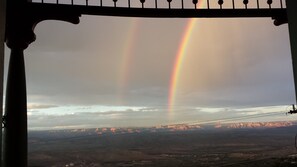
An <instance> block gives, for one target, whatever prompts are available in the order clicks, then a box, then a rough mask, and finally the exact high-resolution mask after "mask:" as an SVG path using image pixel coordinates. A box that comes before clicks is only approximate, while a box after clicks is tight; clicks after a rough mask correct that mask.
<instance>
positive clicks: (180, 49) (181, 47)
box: [168, 0, 205, 113]
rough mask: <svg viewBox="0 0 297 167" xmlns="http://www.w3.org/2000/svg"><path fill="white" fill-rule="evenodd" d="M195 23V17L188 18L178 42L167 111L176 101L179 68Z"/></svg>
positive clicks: (201, 2)
mask: <svg viewBox="0 0 297 167" xmlns="http://www.w3.org/2000/svg"><path fill="white" fill-rule="evenodd" d="M203 4H205V3H204V2H203V1H202V0H201V1H199V3H198V10H199V8H202V6H203ZM195 24H196V19H195V18H191V19H189V20H188V22H187V24H186V28H185V30H184V33H183V37H182V39H181V42H180V44H179V47H178V50H177V54H176V56H175V61H174V65H173V69H172V73H171V79H170V83H169V93H168V112H169V113H171V112H173V108H174V105H175V103H176V102H175V101H176V96H177V89H178V84H179V82H178V81H179V78H180V75H181V70H182V66H183V62H184V59H185V57H186V55H187V54H186V53H187V46H188V44H189V41H190V38H191V35H192V32H193V29H194V27H195Z"/></svg>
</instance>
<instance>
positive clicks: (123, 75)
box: [117, 18, 139, 105]
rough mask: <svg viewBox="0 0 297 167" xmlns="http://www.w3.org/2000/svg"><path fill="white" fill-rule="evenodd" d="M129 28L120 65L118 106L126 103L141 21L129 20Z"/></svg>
mask: <svg viewBox="0 0 297 167" xmlns="http://www.w3.org/2000/svg"><path fill="white" fill-rule="evenodd" d="M129 21H130V23H129V27H128V32H127V35H126V40H125V41H124V44H123V49H122V52H121V53H123V54H122V55H121V60H120V65H119V81H118V94H119V97H118V100H117V101H118V104H120V105H122V104H123V103H124V99H125V98H124V94H125V93H124V92H123V91H124V90H125V89H126V88H127V85H128V80H129V78H130V77H129V73H130V66H131V62H132V57H133V55H134V53H133V50H134V46H135V43H136V41H137V34H138V31H139V28H138V27H139V19H137V18H132V19H130V20H129Z"/></svg>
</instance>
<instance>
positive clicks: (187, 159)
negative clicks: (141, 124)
mask: <svg viewBox="0 0 297 167" xmlns="http://www.w3.org/2000/svg"><path fill="white" fill-rule="evenodd" d="M296 132H297V126H296V125H294V126H289V127H279V128H241V129H228V128H220V129H215V128H207V127H206V128H192V129H183V130H172V129H167V128H161V129H160V128H118V129H115V128H99V129H98V128H97V129H76V130H55V131H30V132H29V166H30V167H70V166H71V167H72V166H73V167H192V166H195V167H196V166H197V167H217V166H234V167H235V166H236V167H243V166H259V167H260V166H261V167H274V166H275V167H290V166H297V150H296V148H295V135H296Z"/></svg>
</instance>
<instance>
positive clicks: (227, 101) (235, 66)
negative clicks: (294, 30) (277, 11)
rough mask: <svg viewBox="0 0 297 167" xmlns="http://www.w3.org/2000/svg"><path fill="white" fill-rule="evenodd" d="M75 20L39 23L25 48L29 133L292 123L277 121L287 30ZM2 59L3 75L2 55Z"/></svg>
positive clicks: (284, 100)
mask: <svg viewBox="0 0 297 167" xmlns="http://www.w3.org/2000/svg"><path fill="white" fill-rule="evenodd" d="M80 21H81V22H80V23H79V24H78V25H72V24H70V23H66V22H60V21H44V22H41V23H39V24H38V25H37V27H36V29H35V33H36V36H37V40H36V41H35V42H34V43H32V44H31V45H30V46H29V48H28V49H27V50H26V51H25V61H26V75H27V93H28V119H29V122H28V123H29V129H61V128H90V127H126V126H129V127H131V126H132V127H134V126H155V125H164V124H175V123H199V122H203V121H207V120H208V121H209V120H218V122H220V121H222V122H223V120H224V118H230V117H238V116H239V117H241V116H242V117H243V118H244V117H246V116H249V115H252V114H259V115H261V114H263V113H264V115H265V114H266V113H272V115H273V116H265V117H259V118H258V117H256V118H253V119H242V120H240V121H289V120H296V118H297V117H296V116H286V115H285V114H284V113H285V112H288V111H289V109H291V108H290V105H291V104H294V103H295V95H294V85H293V83H294V82H293V74H292V62H291V52H290V43H289V34H288V26H287V25H286V24H285V25H281V26H278V27H277V26H274V25H273V21H272V20H271V18H257V19H255V18H245V19H195V20H191V19H177V18H174V19H153V18H124V17H106V16H86V15H83V16H82V17H81V18H80ZM190 23H191V24H192V25H190ZM190 26H191V27H190ZM5 56H6V68H7V64H8V59H9V49H8V48H6V53H5ZM178 56H181V57H180V58H181V59H180V61H179V62H177V57H178ZM177 64H178V65H179V67H178V70H177V71H175V70H176V69H177ZM6 71H7V70H6ZM174 71H175V72H176V73H178V74H174ZM174 77H175V78H174ZM274 113H277V115H276V114H274Z"/></svg>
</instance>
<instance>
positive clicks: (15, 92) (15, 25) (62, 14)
mask: <svg viewBox="0 0 297 167" xmlns="http://www.w3.org/2000/svg"><path fill="white" fill-rule="evenodd" d="M7 3H8V5H7V23H6V39H5V41H6V44H7V46H8V47H9V48H10V49H11V54H10V62H9V70H8V76H7V86H6V97H5V114H4V135H3V166H4V167H27V166H28V162H27V161H28V160H27V159H28V157H27V156H28V155H27V154H28V153H27V152H28V142H27V140H28V139H27V138H28V133H27V131H28V130H27V94H26V77H25V62H24V53H23V52H24V50H25V49H26V48H27V47H28V46H29V45H30V44H31V43H32V42H33V41H35V34H34V28H35V26H36V24H37V23H39V22H40V21H43V20H49V19H53V20H63V21H68V22H71V23H74V24H78V23H79V16H80V14H78V13H77V12H76V11H65V10H63V9H60V10H55V9H54V8H51V7H46V6H45V7H43V6H41V7H40V8H34V7H32V6H30V3H20V2H19V3H16V1H14V2H13V1H9V2H7Z"/></svg>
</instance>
